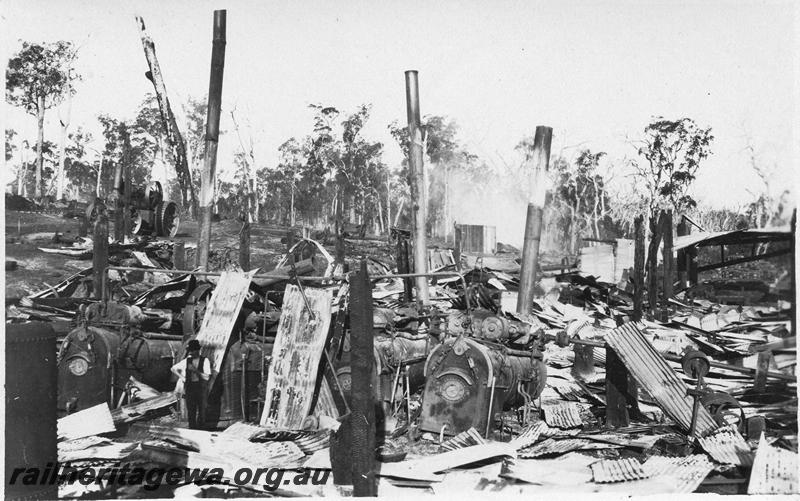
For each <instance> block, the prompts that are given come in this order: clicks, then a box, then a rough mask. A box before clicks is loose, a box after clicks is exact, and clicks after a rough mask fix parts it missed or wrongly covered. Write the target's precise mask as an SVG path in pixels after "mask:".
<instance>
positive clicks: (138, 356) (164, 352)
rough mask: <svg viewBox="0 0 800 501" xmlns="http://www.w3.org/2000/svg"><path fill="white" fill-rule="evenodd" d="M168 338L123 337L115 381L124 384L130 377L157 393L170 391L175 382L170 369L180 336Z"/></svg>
mask: <svg viewBox="0 0 800 501" xmlns="http://www.w3.org/2000/svg"><path fill="white" fill-rule="evenodd" d="M171 337H172V336H164V335H157V336H156V337H146V334H142V333H139V332H135V331H134V332H130V333H127V334H124V335H123V337H122V341H121V342H120V344H119V350H118V356H117V360H118V369H119V370H118V373H117V381H118V382H121V383H123V384H124V382H125V381H127V380H128V379H129V378H130V376H133V377H135V378H136V379H138V380H139V381H141V382H143V383H144V384H146V385H148V386H152V387H153V388H155V389H156V390H158V391H171V390H173V389H174V388H175V382H176V380H177V379H176V377H175V376H174V375H173V374H172V371H171V369H172V366H173V365H174V364H175V363H176V362H178V360H179V358H178V357H179V355H180V354H181V352H182V350H183V343H182V342H181V338H180V336H175V337H174V339H170V338H171Z"/></svg>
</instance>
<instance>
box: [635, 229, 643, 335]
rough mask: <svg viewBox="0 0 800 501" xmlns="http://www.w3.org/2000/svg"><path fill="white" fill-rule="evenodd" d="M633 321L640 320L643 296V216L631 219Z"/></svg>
mask: <svg viewBox="0 0 800 501" xmlns="http://www.w3.org/2000/svg"><path fill="white" fill-rule="evenodd" d="M633 232H634V244H633V321H634V322H639V321H641V320H642V299H643V296H644V217H643V216H641V215H639V216H636V218H634V220H633Z"/></svg>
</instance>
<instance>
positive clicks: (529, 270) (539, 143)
mask: <svg viewBox="0 0 800 501" xmlns="http://www.w3.org/2000/svg"><path fill="white" fill-rule="evenodd" d="M552 140H553V129H552V127H545V126H543V125H539V126H537V127H536V135H535V136H534V138H533V155H532V157H533V158H532V161H533V165H532V166H533V186H531V201H530V203H529V204H528V213H527V217H526V219H525V243H524V246H523V248H522V269H521V270H520V280H519V294H518V295H517V311H518V312H519V313H530V312H531V310H532V309H533V290H534V286H535V285H536V269H537V268H538V266H539V240H540V238H541V235H542V218H543V215H544V199H545V195H546V188H547V187H546V185H545V175H546V173H547V166H548V164H549V162H550V143H551V142H552Z"/></svg>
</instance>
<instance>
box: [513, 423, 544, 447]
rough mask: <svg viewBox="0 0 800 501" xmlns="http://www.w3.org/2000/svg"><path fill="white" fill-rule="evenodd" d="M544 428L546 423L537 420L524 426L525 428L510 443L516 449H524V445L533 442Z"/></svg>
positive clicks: (526, 445)
mask: <svg viewBox="0 0 800 501" xmlns="http://www.w3.org/2000/svg"><path fill="white" fill-rule="evenodd" d="M545 429H547V423H545V422H544V421H539V422H537V423H535V424H532V425H530V426H528V427H527V428H525V430H524V431H523V432H522V433H521V434H520V435H519V436H518V437H517V438H515V439H513V440H512V441H511V442H510V443H511V444H513V445H514V446H515V447H516V448H517V450H520V449H524V448H525V447H528V446H531V445H533V444H535V443H536V441H537V440H539V436H540V435H541V434H542V432H543V431H544V430H545Z"/></svg>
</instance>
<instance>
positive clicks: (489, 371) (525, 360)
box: [420, 309, 547, 435]
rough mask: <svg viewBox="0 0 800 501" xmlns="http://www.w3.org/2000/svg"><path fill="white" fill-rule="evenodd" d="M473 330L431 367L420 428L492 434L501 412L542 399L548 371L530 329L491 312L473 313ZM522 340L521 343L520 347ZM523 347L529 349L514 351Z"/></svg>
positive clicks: (449, 343) (431, 359) (438, 352)
mask: <svg viewBox="0 0 800 501" xmlns="http://www.w3.org/2000/svg"><path fill="white" fill-rule="evenodd" d="M470 316H471V320H472V325H471V330H472V336H474V337H468V334H469V332H468V331H469V329H468V330H467V332H464V333H461V334H459V335H458V336H456V337H451V338H448V339H445V341H444V342H443V343H442V344H440V345H438V346H436V347H435V348H434V349H433V350H432V351H431V353H430V355H429V356H428V358H427V361H426V363H425V373H424V376H425V378H426V382H425V391H424V394H423V405H422V416H421V420H420V429H421V430H423V431H429V432H435V433H440V432H442V431H443V432H444V434H445V435H455V434H457V433H460V432H462V431H465V430H468V429H469V428H471V427H474V428H476V429H477V430H478V431H479V432H480V433H483V434H487V435H488V432H489V429H490V427H491V425H492V424H493V422H494V417H495V415H496V414H497V413H499V412H501V411H503V410H508V409H511V408H512V407H514V406H517V405H520V404H523V403H525V404H527V403H528V402H530V401H531V400H532V399H534V398H536V397H538V396H539V395H540V394H541V392H542V390H543V389H544V385H545V382H546V378H547V369H546V366H545V364H544V362H543V360H542V355H541V353H540V351H539V350H538V348H537V344H538V343H539V339H540V337H539V335H538V333H536V332H531V328H530V326H529V325H527V324H524V323H522V322H518V321H515V320H512V319H509V318H506V317H504V316H502V315H499V314H493V313H492V312H490V311H487V310H480V309H479V310H475V311H473V312H472V313H471V315H470ZM514 341H517V343H514ZM522 343H524V344H523V346H524V347H525V349H515V348H511V347H510V346H513V345H515V344H522Z"/></svg>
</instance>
